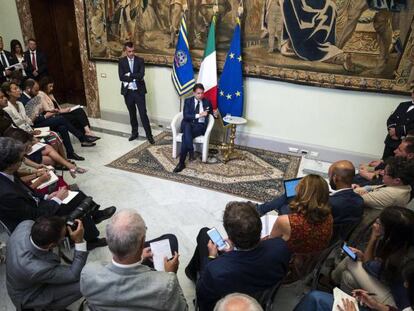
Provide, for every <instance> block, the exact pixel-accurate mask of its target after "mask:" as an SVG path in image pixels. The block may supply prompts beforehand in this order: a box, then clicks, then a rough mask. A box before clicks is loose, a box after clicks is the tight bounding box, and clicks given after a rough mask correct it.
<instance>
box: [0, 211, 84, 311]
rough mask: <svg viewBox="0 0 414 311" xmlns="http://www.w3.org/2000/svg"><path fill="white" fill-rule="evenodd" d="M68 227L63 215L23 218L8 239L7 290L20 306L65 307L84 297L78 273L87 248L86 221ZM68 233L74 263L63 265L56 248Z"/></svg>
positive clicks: (82, 264) (48, 308) (58, 308)
mask: <svg viewBox="0 0 414 311" xmlns="http://www.w3.org/2000/svg"><path fill="white" fill-rule="evenodd" d="M76 222H77V228H76V230H72V229H71V228H70V227H66V224H65V220H64V219H63V218H61V217H57V216H51V217H40V218H38V219H36V221H33V220H26V221H23V222H21V223H20V224H19V225H18V226H17V228H16V230H14V232H13V234H12V235H11V236H10V238H9V241H8V243H7V255H6V261H7V265H6V276H7V292H8V294H9V296H10V299H11V301H12V302H13V304H14V305H15V306H16V308H17V310H22V309H29V308H30V309H35V308H36V309H47V310H63V309H65V308H66V307H67V306H69V305H70V304H72V303H73V302H75V301H76V300H78V299H80V298H81V297H82V294H81V293H80V289H79V277H80V273H81V270H82V268H83V266H84V265H85V263H86V258H87V257H88V252H87V250H86V242H85V241H84V240H83V233H84V229H83V225H82V222H81V221H80V220H76ZM67 233H68V234H69V237H70V239H71V240H72V241H73V243H75V255H74V259H73V262H72V264H71V265H62V264H61V263H60V258H59V256H58V255H56V253H54V252H53V249H54V248H55V247H56V246H57V245H59V244H60V243H61V242H62V241H63V239H64V238H65V236H66V235H67Z"/></svg>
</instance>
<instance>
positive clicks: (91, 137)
mask: <svg viewBox="0 0 414 311" xmlns="http://www.w3.org/2000/svg"><path fill="white" fill-rule="evenodd" d="M85 137H87V138H88V141H89V142H91V143H93V142H95V141H97V140H99V139H101V138H100V137H98V136H91V135H85Z"/></svg>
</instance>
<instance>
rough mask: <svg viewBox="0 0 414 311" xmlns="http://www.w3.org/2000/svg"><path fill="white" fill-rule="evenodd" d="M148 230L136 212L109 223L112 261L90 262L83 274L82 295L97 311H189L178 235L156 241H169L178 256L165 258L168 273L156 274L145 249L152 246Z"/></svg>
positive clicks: (107, 234) (117, 216)
mask: <svg viewBox="0 0 414 311" xmlns="http://www.w3.org/2000/svg"><path fill="white" fill-rule="evenodd" d="M146 230H147V227H146V226H145V222H144V220H143V219H142V217H141V216H140V215H139V214H138V213H137V212H135V211H133V210H123V211H121V212H119V213H117V214H115V215H114V216H113V217H112V219H111V221H110V222H109V223H108V224H107V226H106V239H107V242H108V247H109V250H110V251H111V253H112V262H111V263H109V264H103V263H98V262H92V263H89V264H87V265H86V266H85V267H84V269H83V270H82V274H81V293H82V294H83V295H84V297H85V298H86V300H87V302H88V305H89V306H91V307H92V308H93V309H97V310H100V311H109V310H123V311H128V310H177V311H179V310H187V309H188V306H187V302H186V300H185V298H184V295H183V292H182V289H181V287H180V284H179V283H178V279H177V276H176V272H177V270H178V264H179V263H178V253H177V250H178V244H177V242H176V238H175V236H173V235H164V236H162V237H160V238H158V239H156V240H160V239H165V238H169V240H170V244H171V246H172V247H171V248H172V252H173V253H174V257H173V258H172V259H171V260H167V258H165V259H164V269H165V272H164V271H155V270H153V269H151V268H150V267H148V265H147V264H145V263H144V262H150V261H151V260H152V253H151V249H150V248H149V247H145V244H148V243H150V242H147V243H145V234H146ZM173 240H175V242H174V241H173ZM153 241H154V240H153ZM153 241H151V242H153ZM173 244H175V245H173ZM174 246H175V247H174ZM174 248H175V249H174Z"/></svg>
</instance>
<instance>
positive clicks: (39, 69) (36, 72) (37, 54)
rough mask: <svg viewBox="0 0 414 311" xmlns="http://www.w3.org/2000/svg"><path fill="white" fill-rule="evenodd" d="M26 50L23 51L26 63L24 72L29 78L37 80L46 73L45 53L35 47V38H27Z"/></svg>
mask: <svg viewBox="0 0 414 311" xmlns="http://www.w3.org/2000/svg"><path fill="white" fill-rule="evenodd" d="M27 46H28V48H29V49H28V50H27V51H26V52H24V61H25V62H26V64H27V68H26V74H27V76H28V77H29V78H32V79H35V80H36V81H39V80H40V79H41V78H42V77H44V76H46V75H47V59H46V55H45V54H44V53H43V52H42V51H39V50H38V49H37V44H36V40H34V39H29V40H28V42H27Z"/></svg>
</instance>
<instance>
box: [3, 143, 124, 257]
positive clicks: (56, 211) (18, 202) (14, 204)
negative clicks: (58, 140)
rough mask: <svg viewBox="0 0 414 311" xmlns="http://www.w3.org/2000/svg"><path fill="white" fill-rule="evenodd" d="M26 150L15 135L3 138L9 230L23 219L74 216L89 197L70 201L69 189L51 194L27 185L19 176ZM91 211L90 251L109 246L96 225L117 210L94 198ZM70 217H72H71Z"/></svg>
mask: <svg viewBox="0 0 414 311" xmlns="http://www.w3.org/2000/svg"><path fill="white" fill-rule="evenodd" d="M24 153H25V148H24V145H23V144H22V143H20V142H18V141H16V140H14V139H12V138H6V137H0V217H1V220H2V221H3V222H4V223H5V224H6V226H7V227H8V228H9V230H10V231H13V230H14V229H15V228H16V227H17V225H18V224H19V223H20V222H22V221H24V220H28V219H31V220H36V219H37V218H38V217H40V216H52V215H57V216H63V217H67V216H69V215H71V214H72V213H73V212H74V211H75V210H76V208H77V207H78V206H79V205H81V204H82V202H83V201H84V200H85V199H86V198H87V197H86V195H85V194H84V193H82V192H81V191H79V193H78V194H77V195H76V196H75V197H74V198H73V199H72V200H71V201H70V202H69V203H67V204H63V202H62V201H63V200H64V199H65V198H66V197H67V196H68V191H67V190H66V189H59V190H58V191H56V192H53V193H51V194H49V195H46V196H44V195H40V194H38V193H36V192H34V191H33V190H32V189H30V188H29V187H27V186H26V185H25V184H24V183H23V182H22V181H21V180H20V178H19V177H18V176H17V175H16V172H17V170H18V169H19V167H20V165H21V163H22V160H23V156H24ZM91 204H92V205H93V206H91V207H90V208H89V209H88V210H92V211H91V212H90V213H89V214H87V215H85V216H84V217H83V219H82V222H83V225H84V226H85V240H86V241H87V242H88V244H87V246H88V250H92V249H94V248H96V247H101V246H106V240H105V238H101V239H100V238H98V236H99V231H98V229H97V228H96V224H98V223H100V222H102V221H103V220H105V219H108V218H110V217H111V216H112V215H113V214H114V213H115V211H116V208H115V207H114V206H111V207H108V208H106V209H104V210H99V205H98V204H96V203H95V202H93V201H91ZM69 217H70V216H69Z"/></svg>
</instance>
